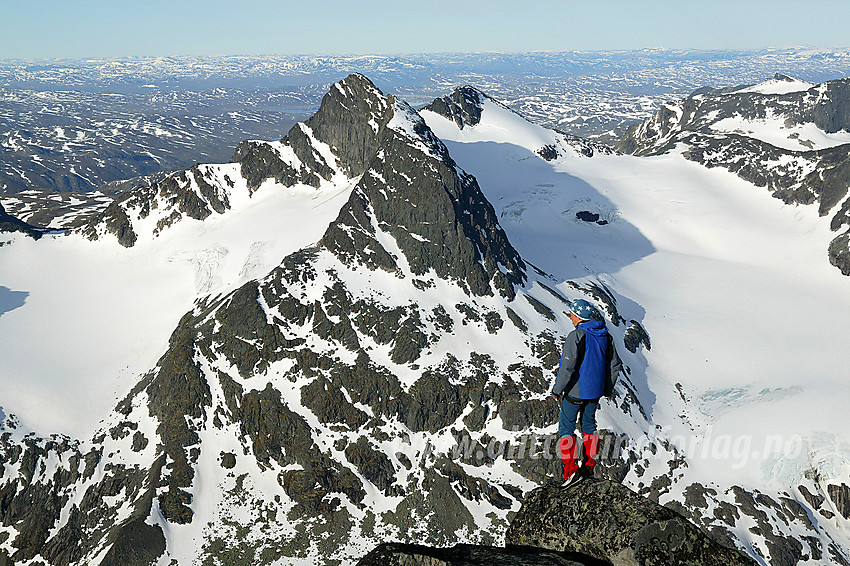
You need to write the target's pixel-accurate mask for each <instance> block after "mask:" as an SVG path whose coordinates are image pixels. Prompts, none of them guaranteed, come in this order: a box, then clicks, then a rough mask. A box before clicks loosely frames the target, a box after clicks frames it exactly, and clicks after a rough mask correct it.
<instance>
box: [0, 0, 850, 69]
mask: <svg viewBox="0 0 850 566" xmlns="http://www.w3.org/2000/svg"><path fill="white" fill-rule="evenodd" d="M848 24H850V1H848V0H805V1H803V0H797V1H792V0H749V1H748V0H712V1H710V2H705V1H696V0H690V1H679V0H667V1H658V0H631V1H620V0H607V1H605V0H581V1H574V0H561V1H553V0H526V1H521V0H519V1H518V0H514V1H510V2H507V1H502V0H490V1H486V2H485V1H477V0H459V1H458V0H451V1H448V0H430V1H429V0H425V1H420V2H404V1H388V0H361V1H342V0H301V1H287V0H283V1H269V0H226V1H220V0H204V1H201V0H0V59H14V58H65V57H69V58H80V57H120V56H127V55H132V56H164V55H260V54H340V53H372V54H402V53H416V52H442V51H534V50H547V51H560V50H606V49H639V48H644V47H666V48H694V49H753V48H763V47H790V46H801V45H806V46H812V47H847V46H848V45H850V25H848Z"/></svg>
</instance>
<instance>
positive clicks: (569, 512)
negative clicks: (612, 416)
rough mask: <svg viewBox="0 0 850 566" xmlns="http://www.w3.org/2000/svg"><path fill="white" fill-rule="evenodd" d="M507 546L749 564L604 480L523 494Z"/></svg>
mask: <svg viewBox="0 0 850 566" xmlns="http://www.w3.org/2000/svg"><path fill="white" fill-rule="evenodd" d="M505 542H506V544H508V545H525V546H538V547H541V548H547V549H550V550H555V551H559V552H563V551H568V552H581V553H585V554H588V555H590V556H593V557H594V558H597V559H599V560H605V561H608V562H611V563H613V564H618V565H624V566H625V565H634V566H638V565H640V566H650V565H656V564H658V565H661V564H680V565H686V564H692V565H694V566H697V565H712V564H716V565H718V566H719V565H721V564H722V565H724V566H726V565H731V564H740V565H752V564H755V561H753V560H752V559H751V558H749V557H747V556H746V555H744V554H742V553H741V552H739V551H737V550H734V549H730V548H725V547H723V546H721V545H720V544H718V543H717V542H715V541H714V540H712V539H711V538H710V537H708V536H707V535H706V534H705V533H703V532H702V531H700V530H699V529H698V528H697V527H696V526H694V525H693V524H692V523H690V522H689V521H688V520H687V519H685V518H684V517H682V516H681V515H679V514H678V513H676V512H674V511H672V510H670V509H668V508H666V507H662V506H660V505H658V504H656V503H654V502H652V501H650V500H648V499H646V498H643V497H641V496H639V495H637V494H636V493H634V492H632V491H631V490H629V489H628V488H627V487H625V486H623V485H621V484H617V483H614V482H610V481H606V480H585V481H582V482H579V483H578V484H577V485H575V486H573V487H572V488H570V489H566V490H565V489H561V488H560V487H558V486H547V487H541V488H538V489H536V490H534V491H533V492H531V493H530V494H529V495H528V496H526V499H525V502H524V503H523V506H522V509H520V511H519V513H518V514H517V515H516V517H515V518H514V520H513V521H512V522H511V526H510V527H509V528H508V532H507V534H506V536H505Z"/></svg>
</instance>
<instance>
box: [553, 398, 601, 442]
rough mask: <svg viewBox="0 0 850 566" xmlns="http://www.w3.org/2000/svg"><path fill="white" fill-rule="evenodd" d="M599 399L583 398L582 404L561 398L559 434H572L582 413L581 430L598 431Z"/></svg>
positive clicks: (590, 432) (586, 432)
mask: <svg viewBox="0 0 850 566" xmlns="http://www.w3.org/2000/svg"><path fill="white" fill-rule="evenodd" d="M597 408H599V399H583V400H582V401H581V404H580V405H576V404H574V403H570V402H569V401H567V398H566V397H564V398H563V399H561V416H560V418H559V419H558V436H560V437H561V438H563V437H565V436H572V435H574V434H575V430H576V420H577V419H578V416H579V413H581V432H582V433H584V434H593V433H594V432H596V409H597Z"/></svg>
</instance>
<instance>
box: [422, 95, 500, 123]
mask: <svg viewBox="0 0 850 566" xmlns="http://www.w3.org/2000/svg"><path fill="white" fill-rule="evenodd" d="M485 98H489V97H488V96H487V95H486V94H484V93H483V92H481V91H480V90H478V89H477V88H475V87H471V86H462V87H459V88H456V89H455V90H454V92H452V93H451V94H449V95H447V96H444V97H442V98H437V99H435V100H434V101H433V102H431V103H430V104H428V105H427V106H426V107H425V108H424V109H425V110H430V111H431V112H434V113H436V114H439V115H440V116H445V117H446V118H448V119H450V120H453V121H454V123H455V124H457V127H458V128H460V129H461V130H462V129H463V127H464V126H467V125H468V126H474V125H475V124H477V123H479V122H480V121H481V103H482V101H483V100H484V99H485ZM491 100H492V99H491Z"/></svg>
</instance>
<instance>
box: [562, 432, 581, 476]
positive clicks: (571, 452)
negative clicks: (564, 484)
mask: <svg viewBox="0 0 850 566" xmlns="http://www.w3.org/2000/svg"><path fill="white" fill-rule="evenodd" d="M558 449H559V451H560V453H561V460H562V461H563V462H564V479H565V480H568V479H570V478H571V477H573V475H574V474H575V473H576V472H577V471H578V464H576V451H577V449H578V445H577V444H576V437H575V436H562V437H561V440H560V441H559V442H558Z"/></svg>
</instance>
